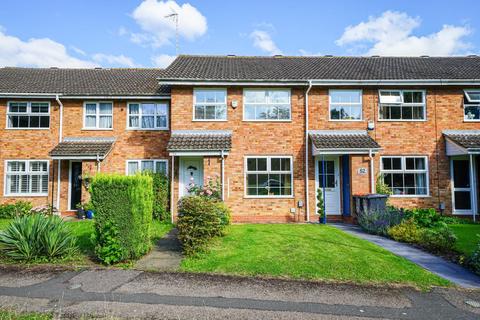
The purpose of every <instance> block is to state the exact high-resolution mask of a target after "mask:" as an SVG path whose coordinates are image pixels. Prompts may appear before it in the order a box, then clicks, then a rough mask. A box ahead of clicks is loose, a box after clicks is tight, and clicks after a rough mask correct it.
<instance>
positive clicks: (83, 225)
mask: <svg viewBox="0 0 480 320" xmlns="http://www.w3.org/2000/svg"><path fill="white" fill-rule="evenodd" d="M11 221H12V220H11V219H0V230H3V229H5V228H6V227H7V226H8V224H9V223H10V222H11ZM68 224H69V225H70V227H71V228H72V232H73V233H74V234H75V235H76V236H77V243H78V246H79V248H80V253H79V255H78V256H77V257H75V258H74V259H73V261H70V262H68V263H67V264H72V263H74V264H75V265H76V266H79V265H89V264H92V263H93V262H94V260H95V259H94V245H93V243H92V241H91V235H92V233H93V220H71V221H69V222H68ZM170 229H172V225H171V224H166V223H161V222H159V221H156V220H154V221H153V223H152V229H151V239H152V241H157V240H158V239H160V238H162V237H163V236H164V235H165V234H166V233H167V232H168V231H170ZM0 261H1V258H0ZM0 320H1V319H0Z"/></svg>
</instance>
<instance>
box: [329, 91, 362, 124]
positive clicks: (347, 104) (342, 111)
mask: <svg viewBox="0 0 480 320" xmlns="http://www.w3.org/2000/svg"><path fill="white" fill-rule="evenodd" d="M329 100H330V120H344V121H355V120H362V90H330V91H329Z"/></svg>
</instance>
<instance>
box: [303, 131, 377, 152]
mask: <svg viewBox="0 0 480 320" xmlns="http://www.w3.org/2000/svg"><path fill="white" fill-rule="evenodd" d="M309 134H310V139H312V142H313V145H314V146H315V148H317V149H322V150H335V149H362V150H364V149H379V148H380V145H379V144H378V143H377V142H376V141H375V140H373V139H372V138H371V137H370V136H369V135H368V133H367V132H366V131H360V130H358V131H357V130H355V131H347V130H338V131H336V130H324V131H323V130H319V131H310V132H309Z"/></svg>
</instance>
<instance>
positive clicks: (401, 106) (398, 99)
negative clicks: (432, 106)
mask: <svg viewBox="0 0 480 320" xmlns="http://www.w3.org/2000/svg"><path fill="white" fill-rule="evenodd" d="M378 118H379V119H380V120H385V121H425V120H426V118H427V114H426V104H425V90H379V113H378Z"/></svg>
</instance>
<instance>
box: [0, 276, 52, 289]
mask: <svg viewBox="0 0 480 320" xmlns="http://www.w3.org/2000/svg"><path fill="white" fill-rule="evenodd" d="M54 276H55V274H54V273H32V272H8V273H0V285H1V286H3V287H12V288H16V287H25V286H31V285H33V284H37V283H42V282H45V281H47V280H50V279H52V278H53V277H54Z"/></svg>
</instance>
